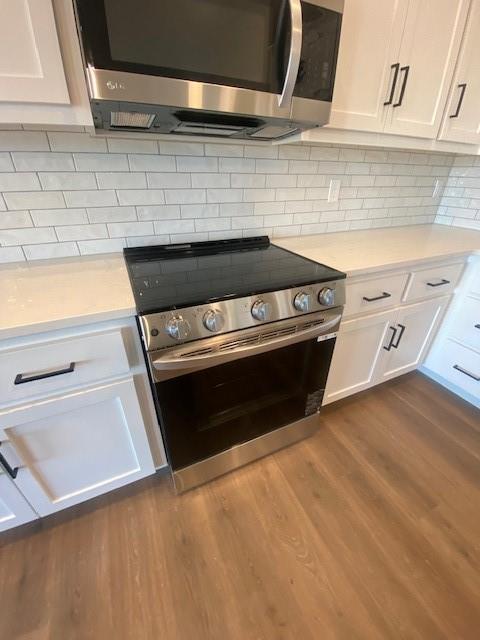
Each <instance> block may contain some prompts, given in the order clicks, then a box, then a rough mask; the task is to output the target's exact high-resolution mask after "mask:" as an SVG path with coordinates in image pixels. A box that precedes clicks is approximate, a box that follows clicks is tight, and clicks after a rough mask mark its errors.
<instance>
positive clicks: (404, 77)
mask: <svg viewBox="0 0 480 640" xmlns="http://www.w3.org/2000/svg"><path fill="white" fill-rule="evenodd" d="M400 71H404V72H405V74H404V76H403V82H402V88H401V89H400V97H399V98H398V102H395V103H394V104H393V105H392V106H393V107H401V106H402V102H403V96H404V95H405V89H406V88H407V80H408V74H409V73H410V66H409V65H407V66H406V67H401V68H400Z"/></svg>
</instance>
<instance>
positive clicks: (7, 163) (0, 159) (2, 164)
mask: <svg viewBox="0 0 480 640" xmlns="http://www.w3.org/2000/svg"><path fill="white" fill-rule="evenodd" d="M3 171H15V167H14V166H13V163H12V159H11V157H10V154H9V153H0V172H3Z"/></svg>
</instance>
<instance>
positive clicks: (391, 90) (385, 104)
mask: <svg viewBox="0 0 480 640" xmlns="http://www.w3.org/2000/svg"><path fill="white" fill-rule="evenodd" d="M390 68H391V69H395V73H394V74H393V80H392V88H391V89H390V95H389V97H388V100H387V101H386V102H384V103H383V106H384V107H386V106H387V105H389V104H392V101H393V96H394V95H395V88H396V86H397V80H398V72H399V71H400V63H399V62H396V63H395V64H392V66H391V67H390Z"/></svg>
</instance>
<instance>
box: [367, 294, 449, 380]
mask: <svg viewBox="0 0 480 640" xmlns="http://www.w3.org/2000/svg"><path fill="white" fill-rule="evenodd" d="M449 300H450V298H449V297H447V296H446V297H443V298H436V299H435V300H429V301H428V302H420V303H418V304H412V305H410V306H408V307H405V308H403V309H400V311H399V312H398V315H397V318H396V322H395V327H396V329H397V333H396V335H395V338H394V339H393V340H392V343H393V345H394V346H393V347H392V348H391V349H390V351H389V352H388V354H386V357H385V358H384V360H383V362H384V364H383V368H382V373H381V379H380V380H379V382H382V381H384V380H388V379H390V378H395V377H396V376H399V375H402V374H403V373H407V372H408V371H412V370H413V369H416V368H417V367H418V365H419V364H420V363H421V362H422V360H423V357H424V356H425V355H426V350H427V347H428V345H429V344H430V342H431V340H432V339H433V337H434V335H435V332H436V329H437V327H438V326H439V323H440V320H441V318H442V316H443V314H444V312H445V309H446V307H447V304H448V302H449ZM402 327H404V328H403V329H402Z"/></svg>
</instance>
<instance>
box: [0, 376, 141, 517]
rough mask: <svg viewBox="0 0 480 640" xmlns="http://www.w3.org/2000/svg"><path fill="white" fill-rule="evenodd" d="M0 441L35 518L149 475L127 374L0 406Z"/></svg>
mask: <svg viewBox="0 0 480 640" xmlns="http://www.w3.org/2000/svg"><path fill="white" fill-rule="evenodd" d="M0 439H1V440H2V442H3V444H2V450H3V455H4V456H5V457H6V458H7V459H8V462H9V464H10V465H11V466H12V467H14V466H18V467H19V471H18V475H17V478H16V480H15V484H16V485H17V487H18V488H19V489H20V491H21V492H22V493H23V494H24V496H25V497H26V498H27V500H28V501H29V502H30V504H31V505H32V506H33V507H34V509H35V510H36V511H37V512H38V513H39V515H41V516H44V515H47V514H49V513H52V512H54V511H59V510H60V509H64V508H65V507H69V506H71V505H74V504H76V503H78V502H82V501H83V500H87V499H89V498H93V497H94V496H97V495H99V494H102V493H105V492H106V491H109V490H111V489H116V488H117V487H120V486H122V485H125V484H128V483H130V482H133V481H134V480H138V479H140V478H142V477H144V476H147V475H149V474H151V473H153V472H154V466H153V462H152V457H151V454H150V448H149V445H148V441H147V437H146V434H145V429H144V425H143V420H142V415H141V412H140V406H139V404H138V399H137V394H136V391H135V386H134V382H133V380H132V378H127V379H124V380H122V381H119V382H114V383H112V384H108V385H105V386H102V387H95V388H91V389H87V390H84V391H79V392H77V393H71V394H70V395H67V396H62V397H59V398H58V397H57V398H52V399H49V400H46V401H44V402H39V403H37V404H35V405H30V406H26V407H24V408H19V409H16V410H10V411H4V412H2V413H0Z"/></svg>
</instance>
